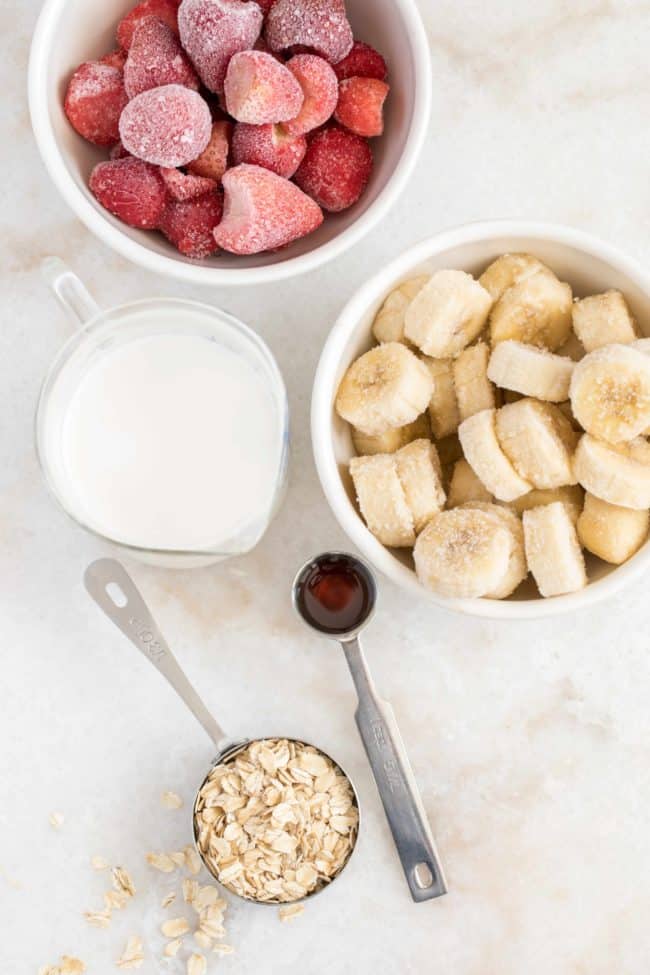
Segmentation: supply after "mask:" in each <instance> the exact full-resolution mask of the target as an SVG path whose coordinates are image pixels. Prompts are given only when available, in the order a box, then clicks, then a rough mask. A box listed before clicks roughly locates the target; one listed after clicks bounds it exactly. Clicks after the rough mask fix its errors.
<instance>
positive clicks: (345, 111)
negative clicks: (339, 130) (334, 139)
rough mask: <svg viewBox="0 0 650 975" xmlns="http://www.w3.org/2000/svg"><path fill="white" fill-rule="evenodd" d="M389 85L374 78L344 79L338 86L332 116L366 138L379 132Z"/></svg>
mask: <svg viewBox="0 0 650 975" xmlns="http://www.w3.org/2000/svg"><path fill="white" fill-rule="evenodd" d="M388 92H389V87H388V85H387V84H386V82H385V81H378V80H377V79H376V78H346V79H345V81H342V82H341V84H340V85H339V100H338V104H337V106H336V111H335V112H334V118H335V119H336V121H337V122H340V124H341V125H344V126H345V128H346V129H349V130H350V132H354V134H355V135H360V136H363V137H365V138H367V139H370V138H372V137H373V136H377V135H382V133H383V131H384V118H383V108H384V102H385V101H386V97H387V96H388Z"/></svg>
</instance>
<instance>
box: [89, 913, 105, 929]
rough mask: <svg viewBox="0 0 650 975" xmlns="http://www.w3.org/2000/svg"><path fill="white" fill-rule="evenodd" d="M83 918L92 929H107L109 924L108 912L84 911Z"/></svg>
mask: <svg viewBox="0 0 650 975" xmlns="http://www.w3.org/2000/svg"><path fill="white" fill-rule="evenodd" d="M84 917H85V919H86V921H87V922H88V924H90V926H91V927H93V928H107V927H108V926H109V924H110V923H111V912H110V911H84Z"/></svg>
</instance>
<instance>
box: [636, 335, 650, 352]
mask: <svg viewBox="0 0 650 975" xmlns="http://www.w3.org/2000/svg"><path fill="white" fill-rule="evenodd" d="M632 348H633V349H636V350H637V352H643V354H644V355H650V339H649V338H644V339H635V341H634V342H632Z"/></svg>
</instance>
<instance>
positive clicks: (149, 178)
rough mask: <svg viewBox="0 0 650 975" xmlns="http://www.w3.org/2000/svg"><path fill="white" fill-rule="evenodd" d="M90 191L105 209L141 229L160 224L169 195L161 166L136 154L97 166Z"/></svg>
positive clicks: (93, 173)
mask: <svg viewBox="0 0 650 975" xmlns="http://www.w3.org/2000/svg"><path fill="white" fill-rule="evenodd" d="M90 191H91V193H92V194H93V196H95V198H96V199H97V200H98V201H99V203H101V205H102V206H103V207H104V209H106V210H108V211H109V212H110V213H112V214H113V215H114V216H116V217H117V218H118V219H119V220H121V221H122V222H123V223H126V224H128V225H129V227H138V228H140V229H141V230H153V229H155V228H156V227H157V226H158V224H159V222H160V218H161V216H162V212H163V209H164V207H165V201H166V198H167V192H166V189H165V183H164V181H163V179H162V177H161V175H160V173H159V171H158V169H157V168H156V167H155V166H151V165H150V164H149V163H146V162H143V161H142V160H141V159H135V158H134V157H133V156H128V157H127V158H126V159H116V160H113V161H110V162H102V163H99V164H98V165H97V166H95V168H94V169H93V171H92V173H91V176H90Z"/></svg>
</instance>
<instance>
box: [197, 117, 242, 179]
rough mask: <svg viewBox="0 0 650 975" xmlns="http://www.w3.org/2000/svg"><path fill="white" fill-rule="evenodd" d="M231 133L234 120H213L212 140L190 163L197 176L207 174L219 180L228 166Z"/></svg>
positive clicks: (210, 177)
mask: <svg viewBox="0 0 650 975" xmlns="http://www.w3.org/2000/svg"><path fill="white" fill-rule="evenodd" d="M231 135H232V122H227V121H218V122H213V123H212V135H211V136H210V141H209V142H208V145H207V147H206V148H205V149H204V150H203V152H202V153H201V155H200V156H198V158H197V159H193V160H192V162H191V163H188V165H187V169H188V170H189V172H190V173H194V175H195V176H206V177H208V178H209V179H214V180H216V181H217V182H219V180H220V179H221V177H222V176H223V174H224V173H225V171H226V169H227V168H228V152H229V149H230V137H231Z"/></svg>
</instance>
